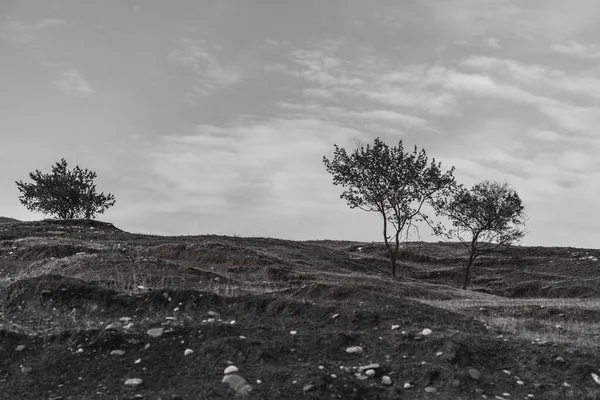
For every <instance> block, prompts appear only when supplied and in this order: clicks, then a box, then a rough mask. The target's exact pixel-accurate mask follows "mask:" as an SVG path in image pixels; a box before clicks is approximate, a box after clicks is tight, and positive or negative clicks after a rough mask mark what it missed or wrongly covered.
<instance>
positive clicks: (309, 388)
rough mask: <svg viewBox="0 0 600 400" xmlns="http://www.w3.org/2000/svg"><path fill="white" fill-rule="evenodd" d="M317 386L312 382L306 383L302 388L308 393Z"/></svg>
mask: <svg viewBox="0 0 600 400" xmlns="http://www.w3.org/2000/svg"><path fill="white" fill-rule="evenodd" d="M315 388H316V387H315V385H312V384H310V383H309V384H307V385H304V387H303V388H302V390H303V391H304V392H305V393H308V392H312V391H313V390H315Z"/></svg>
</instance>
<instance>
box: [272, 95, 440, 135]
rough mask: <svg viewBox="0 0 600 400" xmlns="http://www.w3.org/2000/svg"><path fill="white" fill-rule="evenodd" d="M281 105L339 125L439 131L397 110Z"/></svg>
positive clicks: (425, 122) (286, 108) (280, 105)
mask: <svg viewBox="0 0 600 400" xmlns="http://www.w3.org/2000/svg"><path fill="white" fill-rule="evenodd" d="M278 105H279V107H281V108H282V109H284V110H290V111H299V112H302V113H303V114H302V115H303V116H305V117H308V116H310V115H313V116H314V115H318V116H320V117H321V118H332V119H334V120H335V123H336V124H338V125H342V126H344V125H348V124H349V123H359V124H364V123H365V122H371V123H375V124H376V125H377V126H379V125H381V124H388V125H392V126H396V127H397V126H402V127H405V128H413V129H420V130H424V131H432V132H436V133H439V131H438V130H437V129H435V128H434V127H433V126H432V124H431V122H430V121H427V120H426V119H423V118H420V117H416V116H413V115H409V114H404V113H399V112H396V111H390V110H382V109H369V110H358V109H353V108H341V107H334V106H323V105H319V104H295V103H286V102H280V103H279V104H278Z"/></svg>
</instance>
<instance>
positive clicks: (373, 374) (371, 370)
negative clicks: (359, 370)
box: [365, 369, 375, 376]
mask: <svg viewBox="0 0 600 400" xmlns="http://www.w3.org/2000/svg"><path fill="white" fill-rule="evenodd" d="M365 375H366V376H375V370H374V369H368V370H366V371H365Z"/></svg>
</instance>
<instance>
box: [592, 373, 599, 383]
mask: <svg viewBox="0 0 600 400" xmlns="http://www.w3.org/2000/svg"><path fill="white" fill-rule="evenodd" d="M592 379H593V380H594V382H596V383H597V384H598V385H600V376H598V374H595V373H593V372H592Z"/></svg>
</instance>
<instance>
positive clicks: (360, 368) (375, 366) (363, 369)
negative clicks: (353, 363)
mask: <svg viewBox="0 0 600 400" xmlns="http://www.w3.org/2000/svg"><path fill="white" fill-rule="evenodd" d="M377 368H379V364H377V363H375V364H369V365H364V366H362V367H358V372H361V373H362V372H364V371H366V370H368V369H377Z"/></svg>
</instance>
